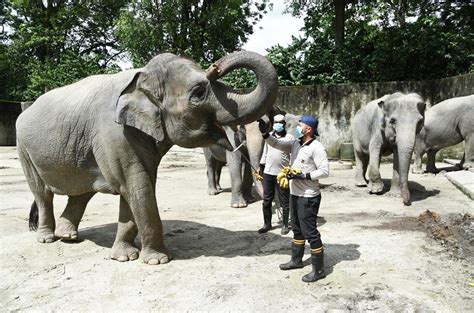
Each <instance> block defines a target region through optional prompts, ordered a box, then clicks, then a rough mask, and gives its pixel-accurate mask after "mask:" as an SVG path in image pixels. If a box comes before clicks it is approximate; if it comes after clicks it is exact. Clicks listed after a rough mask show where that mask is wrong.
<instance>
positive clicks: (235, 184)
mask: <svg viewBox="0 0 474 313" xmlns="http://www.w3.org/2000/svg"><path fill="white" fill-rule="evenodd" d="M227 166H228V167H229V173H230V180H231V188H232V200H231V203H230V206H231V207H233V208H244V207H246V206H247V201H245V199H244V196H243V192H242V159H241V156H240V152H236V153H232V152H230V151H227Z"/></svg>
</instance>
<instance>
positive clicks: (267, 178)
mask: <svg viewBox="0 0 474 313" xmlns="http://www.w3.org/2000/svg"><path fill="white" fill-rule="evenodd" d="M276 178H277V177H276V176H274V175H269V174H265V173H264V174H263V181H262V184H263V206H262V209H263V221H264V223H265V224H268V225H270V224H271V223H272V202H273V199H274V198H275V189H276V190H277V194H278V199H279V200H280V205H281V207H282V208H283V225H286V226H288V218H289V215H290V200H289V197H290V190H289V189H283V188H281V187H280V185H278V183H277V180H276Z"/></svg>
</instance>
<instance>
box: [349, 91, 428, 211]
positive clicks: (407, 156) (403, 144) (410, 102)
mask: <svg viewBox="0 0 474 313" xmlns="http://www.w3.org/2000/svg"><path fill="white" fill-rule="evenodd" d="M425 106H426V105H425V103H424V101H423V99H422V98H421V97H420V96H419V95H417V94H415V93H410V94H403V93H400V92H397V93H394V94H391V95H385V96H383V97H382V98H380V99H377V100H373V101H371V102H369V103H368V104H367V105H366V106H364V107H362V108H361V109H360V110H359V111H358V112H357V113H356V115H355V117H354V120H353V122H352V136H353V142H354V152H355V158H356V175H355V179H356V186H361V187H362V186H366V185H367V181H366V179H365V173H366V171H367V172H368V176H369V186H368V187H369V192H370V193H380V192H382V190H383V182H382V178H381V177H380V171H379V166H380V159H381V157H382V155H389V154H391V153H393V176H392V182H391V188H390V194H393V195H396V196H399V195H400V193H401V195H402V197H403V203H404V204H405V205H409V204H410V192H409V190H408V172H409V168H410V161H411V156H412V154H413V148H414V145H415V136H416V134H418V133H419V132H420V130H421V128H422V127H423V120H424V112H425Z"/></svg>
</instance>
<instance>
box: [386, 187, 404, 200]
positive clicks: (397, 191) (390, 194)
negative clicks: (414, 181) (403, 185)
mask: <svg viewBox="0 0 474 313" xmlns="http://www.w3.org/2000/svg"><path fill="white" fill-rule="evenodd" d="M385 195H386V196H387V197H392V198H401V197H402V192H401V191H400V188H391V189H390V191H389V192H387V193H386V194H385Z"/></svg>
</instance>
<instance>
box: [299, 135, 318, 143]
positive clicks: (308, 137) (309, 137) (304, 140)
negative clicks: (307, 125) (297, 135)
mask: <svg viewBox="0 0 474 313" xmlns="http://www.w3.org/2000/svg"><path fill="white" fill-rule="evenodd" d="M314 138H315V137H314V136H313V135H310V134H305V135H304V136H303V138H302V139H301V142H302V145H305V144H307V143H309V142H310V141H312V140H313V139H314Z"/></svg>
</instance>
